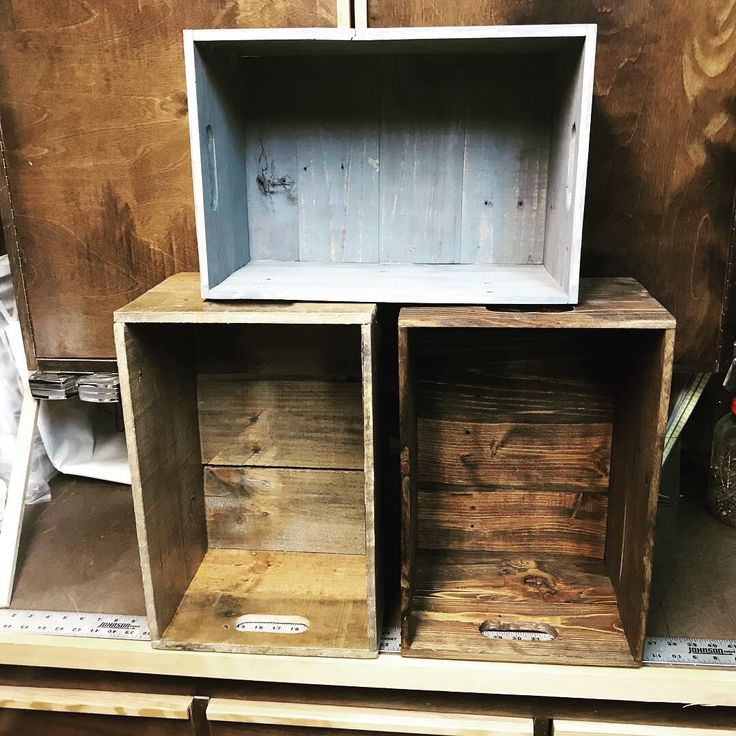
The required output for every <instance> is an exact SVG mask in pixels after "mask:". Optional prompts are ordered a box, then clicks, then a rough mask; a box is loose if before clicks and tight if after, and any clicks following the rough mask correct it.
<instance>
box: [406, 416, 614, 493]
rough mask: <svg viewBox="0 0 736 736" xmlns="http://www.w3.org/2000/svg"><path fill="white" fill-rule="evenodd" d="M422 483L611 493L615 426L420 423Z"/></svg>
mask: <svg viewBox="0 0 736 736" xmlns="http://www.w3.org/2000/svg"><path fill="white" fill-rule="evenodd" d="M417 435H418V445H419V454H418V468H417V472H418V473H419V478H420V480H421V481H428V482H430V483H433V484H436V483H440V484H451V485H453V486H457V485H462V486H467V487H469V488H476V487H479V488H481V489H485V490H507V491H508V490H523V491H527V492H531V491H534V492H536V491H562V492H567V493H573V492H589V491H591V492H599V493H600V492H606V491H607V489H608V477H609V473H610V457H611V425H610V424H559V425H552V424H479V423H473V422H453V421H443V420H435V419H424V418H423V417H420V418H419V419H418V420H417Z"/></svg>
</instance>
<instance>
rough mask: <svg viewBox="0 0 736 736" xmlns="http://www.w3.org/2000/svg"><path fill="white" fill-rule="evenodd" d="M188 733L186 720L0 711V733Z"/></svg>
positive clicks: (101, 735)
mask: <svg viewBox="0 0 736 736" xmlns="http://www.w3.org/2000/svg"><path fill="white" fill-rule="evenodd" d="M50 735H52V736H191V729H190V726H189V722H188V721H172V720H165V719H161V718H134V717H121V716H100V715H93V714H89V713H69V712H64V713H58V712H57V713H54V712H50V711H46V712H44V711H38V710H0V736H50Z"/></svg>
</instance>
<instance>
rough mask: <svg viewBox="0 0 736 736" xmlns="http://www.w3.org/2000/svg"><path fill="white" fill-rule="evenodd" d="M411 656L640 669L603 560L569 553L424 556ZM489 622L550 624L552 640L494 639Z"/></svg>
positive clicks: (405, 649) (406, 651)
mask: <svg viewBox="0 0 736 736" xmlns="http://www.w3.org/2000/svg"><path fill="white" fill-rule="evenodd" d="M412 605H413V609H412V615H411V626H410V629H411V632H412V638H411V641H410V643H408V644H407V643H403V644H402V654H403V655H404V656H411V657H436V658H441V659H471V660H482V661H496V662H544V663H549V664H591V665H603V666H619V667H634V666H638V664H639V663H637V662H636V661H635V660H634V659H633V657H632V655H631V650H630V648H629V644H628V641H627V639H626V635H625V633H624V630H623V626H622V623H621V617H620V615H619V610H618V604H617V602H616V594H615V592H614V590H613V586H612V584H611V580H610V578H609V577H608V574H607V573H606V570H605V567H604V564H603V562H601V561H596V560H589V559H585V558H576V557H570V556H564V555H557V556H545V557H543V558H542V557H540V558H537V559H535V558H532V557H531V556H529V555H516V556H513V555H489V554H483V553H477V552H475V553H474V552H464V553H459V552H454V553H448V554H440V553H436V552H432V553H429V552H423V553H420V556H419V560H418V563H417V578H416V581H415V591H414V596H413V598H412ZM486 621H493V622H501V623H504V624H514V625H519V626H520V627H521V628H533V626H532V625H533V624H543V625H546V626H551V627H552V628H553V629H554V630H555V631H556V633H557V637H556V638H555V639H552V640H551V641H509V640H498V639H490V638H487V637H485V636H484V635H483V634H481V632H480V626H481V624H483V623H484V622H486Z"/></svg>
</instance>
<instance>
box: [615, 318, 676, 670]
mask: <svg viewBox="0 0 736 736" xmlns="http://www.w3.org/2000/svg"><path fill="white" fill-rule="evenodd" d="M647 337H648V338H649V339H648V340H640V341H639V343H638V345H637V346H636V347H637V348H638V349H637V350H635V351H634V350H632V354H631V355H630V356H629V362H628V364H627V365H628V368H629V372H628V373H626V374H625V375H623V383H622V387H621V390H622V392H623V395H625V396H627V399H628V400H627V401H621V402H619V404H618V406H617V416H616V424H615V426H616V434H615V441H614V448H615V449H614V452H615V454H614V457H613V468H614V470H613V472H612V475H611V489H610V494H609V529H608V538H607V549H606V562H607V564H608V569H609V574H610V575H611V578H612V580H613V582H614V587H615V588H616V593H617V596H618V601H619V608H620V610H621V618H622V620H623V622H624V625H625V627H626V632H627V636H628V637H629V643H630V644H631V650H632V652H633V653H634V656H635V657H640V656H641V655H642V653H643V650H644V635H645V632H646V620H647V614H648V612H649V598H650V584H651V577H652V554H653V547H654V524H655V520H656V516H657V498H658V493H659V476H660V468H661V463H662V446H663V443H664V432H665V427H666V424H667V416H668V404H669V395H670V384H671V380H672V359H673V351H674V339H675V335H674V330H666V331H663V332H662V333H660V334H654V335H651V336H647Z"/></svg>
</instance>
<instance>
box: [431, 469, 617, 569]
mask: <svg viewBox="0 0 736 736" xmlns="http://www.w3.org/2000/svg"><path fill="white" fill-rule="evenodd" d="M418 506H419V548H420V549H434V550H487V551H489V552H509V553H513V554H519V555H523V554H556V553H560V554H569V555H580V556H582V557H594V558H597V559H601V560H602V559H603V552H604V550H605V545H606V516H607V515H606V510H607V507H608V500H607V498H606V496H605V494H604V493H548V492H541V493H533V492H532V493H527V492H518V491H516V492H500V491H499V492H488V491H476V490H471V489H470V488H457V489H453V490H445V489H442V490H427V489H426V488H425V487H424V486H423V484H422V483H421V482H420V485H419V497H418Z"/></svg>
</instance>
